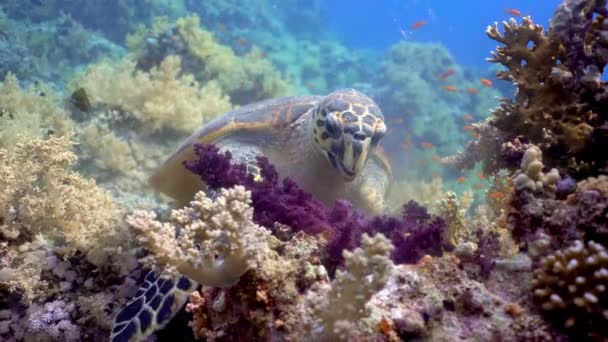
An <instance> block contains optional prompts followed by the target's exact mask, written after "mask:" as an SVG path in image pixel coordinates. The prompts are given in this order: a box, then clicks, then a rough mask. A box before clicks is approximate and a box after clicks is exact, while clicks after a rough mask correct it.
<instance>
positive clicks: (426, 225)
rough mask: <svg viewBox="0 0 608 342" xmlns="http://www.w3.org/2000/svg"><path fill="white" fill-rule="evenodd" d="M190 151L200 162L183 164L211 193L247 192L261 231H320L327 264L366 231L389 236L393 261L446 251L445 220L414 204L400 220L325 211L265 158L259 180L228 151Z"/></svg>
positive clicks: (338, 208)
mask: <svg viewBox="0 0 608 342" xmlns="http://www.w3.org/2000/svg"><path fill="white" fill-rule="evenodd" d="M194 150H195V153H196V155H197V158H198V159H197V160H192V161H186V162H185V166H186V167H187V168H188V169H189V170H190V171H192V172H193V173H195V174H196V175H198V176H200V177H201V179H202V180H203V181H204V182H205V183H206V184H207V185H208V186H209V187H210V188H211V189H218V188H228V187H232V186H234V185H243V186H244V187H245V188H246V189H247V190H250V191H251V193H252V195H251V196H252V206H253V208H254V215H253V219H254V221H255V222H256V223H258V224H260V225H262V226H265V227H273V226H274V224H275V223H280V224H282V225H286V226H289V227H291V229H293V230H294V231H296V232H298V231H303V232H306V233H308V234H318V233H324V234H325V235H326V236H327V237H328V239H329V246H328V263H329V265H332V266H335V265H337V264H339V263H340V262H341V255H342V251H343V250H345V249H346V250H352V249H353V248H355V247H356V246H358V245H359V243H360V239H361V237H362V235H363V234H365V233H367V234H375V233H383V234H385V235H386V236H387V237H389V238H390V239H391V241H392V243H393V244H394V246H395V249H394V251H393V254H392V258H393V260H394V261H395V262H397V263H403V262H409V263H411V262H415V261H416V260H418V259H419V258H420V257H422V255H424V254H425V253H429V254H432V255H440V254H441V253H442V251H443V249H444V248H447V249H450V244H449V243H448V242H447V241H445V240H444V231H445V223H444V221H443V220H442V219H441V218H437V217H432V216H431V215H429V214H428V212H427V210H426V208H424V207H421V206H419V205H418V204H417V203H415V202H409V203H407V204H406V205H405V206H404V207H403V215H402V217H401V218H400V219H399V218H395V217H388V216H376V217H367V216H365V215H364V214H363V213H361V212H358V211H355V210H353V208H352V205H351V204H350V203H348V202H346V201H342V200H340V201H336V203H335V206H334V207H333V208H328V207H326V206H325V205H324V204H323V203H321V202H320V201H318V200H316V199H314V198H313V197H312V195H311V194H309V193H306V192H305V191H303V190H302V189H300V188H299V187H298V185H297V184H295V183H294V182H293V181H292V180H291V179H289V178H285V179H283V180H282V181H280V179H279V175H278V174H277V172H276V170H275V169H274V166H272V165H271V164H270V163H269V161H268V159H267V158H265V157H258V158H257V163H258V167H259V168H260V176H261V178H262V180H261V181H259V180H254V177H253V176H252V175H251V174H249V173H247V168H246V166H245V165H244V164H232V163H231V154H230V152H228V151H227V152H224V153H220V152H219V149H218V148H217V147H215V146H214V145H201V144H195V145H194ZM332 268H333V267H332Z"/></svg>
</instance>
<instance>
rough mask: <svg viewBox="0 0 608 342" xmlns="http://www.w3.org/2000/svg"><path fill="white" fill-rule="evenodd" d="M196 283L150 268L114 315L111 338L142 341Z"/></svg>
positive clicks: (119, 341)
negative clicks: (165, 274) (127, 300)
mask: <svg viewBox="0 0 608 342" xmlns="http://www.w3.org/2000/svg"><path fill="white" fill-rule="evenodd" d="M197 286H198V284H196V283H195V282H194V281H192V280H190V279H188V278H186V277H183V276H182V277H179V279H173V278H170V277H167V276H162V275H160V276H159V275H158V274H156V273H155V272H154V271H150V272H149V273H148V274H147V275H146V278H145V280H144V282H143V284H142V285H141V287H140V288H139V290H138V291H137V293H136V294H135V297H133V299H131V300H130V301H129V302H128V303H127V305H126V306H125V307H124V308H122V309H121V310H120V311H119V312H118V314H117V315H116V316H115V317H114V321H113V323H112V333H111V335H110V341H111V342H134V341H141V340H143V339H145V338H146V337H148V336H150V335H151V334H152V333H154V332H155V331H157V330H160V329H162V328H163V327H164V326H165V325H167V323H169V321H171V319H172V318H173V317H174V316H175V315H176V314H177V312H178V311H179V310H180V309H181V308H182V307H183V306H184V304H185V303H186V301H187V300H188V296H189V295H190V293H192V291H194V290H195V289H196V287H197Z"/></svg>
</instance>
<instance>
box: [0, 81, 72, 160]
mask: <svg viewBox="0 0 608 342" xmlns="http://www.w3.org/2000/svg"><path fill="white" fill-rule="evenodd" d="M58 102H59V101H58V99H57V97H56V96H55V94H54V93H53V91H52V90H51V88H50V87H49V86H47V85H45V84H38V85H37V86H31V87H29V88H28V89H22V88H21V87H20V86H19V81H18V80H17V78H16V77H15V75H13V74H11V73H10V72H9V73H7V74H6V76H5V78H4V82H1V83H0V148H3V147H4V148H9V147H11V146H13V145H14V142H15V139H16V137H17V135H18V134H22V133H28V134H30V135H34V136H38V135H41V134H43V133H56V134H64V133H67V132H68V131H69V130H70V126H71V123H70V120H69V118H68V113H67V112H66V111H65V110H63V109H61V108H60V107H59V106H58V105H57V103H58Z"/></svg>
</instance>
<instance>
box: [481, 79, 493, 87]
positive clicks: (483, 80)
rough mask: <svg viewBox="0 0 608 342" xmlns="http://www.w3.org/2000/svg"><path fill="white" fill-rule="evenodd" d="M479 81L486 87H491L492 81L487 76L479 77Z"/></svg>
mask: <svg viewBox="0 0 608 342" xmlns="http://www.w3.org/2000/svg"><path fill="white" fill-rule="evenodd" d="M480 81H481V83H482V84H483V85H484V86H486V87H491V86H492V81H490V80H489V79H487V78H482V79H480Z"/></svg>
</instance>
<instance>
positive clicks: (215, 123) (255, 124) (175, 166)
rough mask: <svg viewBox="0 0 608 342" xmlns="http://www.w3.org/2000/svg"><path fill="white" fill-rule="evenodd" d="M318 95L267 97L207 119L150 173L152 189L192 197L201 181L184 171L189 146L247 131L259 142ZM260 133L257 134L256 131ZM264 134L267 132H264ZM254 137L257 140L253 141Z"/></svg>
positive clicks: (192, 156)
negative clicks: (205, 122)
mask: <svg viewBox="0 0 608 342" xmlns="http://www.w3.org/2000/svg"><path fill="white" fill-rule="evenodd" d="M320 99H322V97H321V96H291V97H282V98H277V99H270V100H265V101H260V102H256V103H253V104H249V105H246V106H242V107H239V108H237V109H235V110H232V111H230V112H227V113H225V114H223V115H221V116H219V117H217V118H216V119H214V120H212V121H210V122H209V123H207V124H206V125H204V126H203V127H201V128H200V129H199V130H198V131H196V132H195V133H194V134H192V135H191V136H190V137H189V138H188V139H186V141H185V142H184V143H183V144H181V145H180V146H179V147H178V148H177V150H176V151H175V152H174V153H173V154H172V155H171V156H170V157H169V158H168V159H167V160H166V161H165V162H164V163H163V164H162V165H161V166H160V167H159V168H158V169H157V170H156V171H155V172H154V173H153V174H152V176H151V177H150V179H149V182H150V184H151V185H152V187H154V188H155V189H156V190H158V191H160V192H162V193H164V194H166V195H169V196H170V197H172V198H174V199H176V200H178V201H180V202H182V203H184V202H187V201H189V200H191V199H192V195H193V193H194V192H196V191H198V190H200V189H203V188H204V183H203V182H202V181H201V180H200V179H199V177H197V176H196V175H194V174H192V173H191V172H190V171H188V170H187V169H186V168H185V167H184V165H183V162H184V161H185V160H192V159H195V154H194V148H193V145H194V144H197V143H202V144H210V143H214V142H216V141H218V140H220V139H226V138H229V137H230V136H232V135H236V134H238V135H241V136H242V135H247V134H250V135H251V137H252V139H249V140H248V142H249V143H251V144H254V145H255V144H257V143H259V144H262V143H263V141H261V140H262V139H263V137H264V136H266V138H268V137H276V136H277V135H272V133H273V132H276V131H277V130H281V129H285V128H286V127H287V126H289V125H290V124H291V123H293V122H294V121H296V120H297V119H298V118H300V117H301V116H302V115H303V114H304V113H306V112H307V111H308V110H309V109H310V108H312V107H314V106H315V105H316V104H317V103H318V101H319V100H320ZM260 133H261V134H260ZM264 133H268V135H265V134H264ZM256 139H257V140H256Z"/></svg>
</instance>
